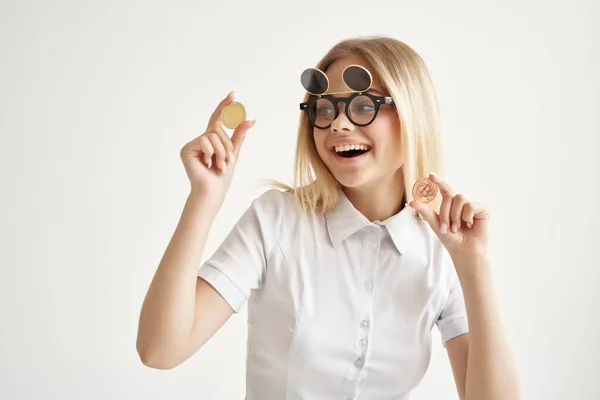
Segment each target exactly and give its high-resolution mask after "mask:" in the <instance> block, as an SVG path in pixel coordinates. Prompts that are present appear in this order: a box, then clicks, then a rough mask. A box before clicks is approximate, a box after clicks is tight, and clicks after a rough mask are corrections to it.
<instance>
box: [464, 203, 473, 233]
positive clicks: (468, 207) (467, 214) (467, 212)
mask: <svg viewBox="0 0 600 400" xmlns="http://www.w3.org/2000/svg"><path fill="white" fill-rule="evenodd" d="M474 216H475V205H474V204H473V203H467V204H465V206H464V208H463V212H462V220H463V221H464V222H465V225H467V226H468V227H469V228H472V227H473V222H474V221H473V217H474Z"/></svg>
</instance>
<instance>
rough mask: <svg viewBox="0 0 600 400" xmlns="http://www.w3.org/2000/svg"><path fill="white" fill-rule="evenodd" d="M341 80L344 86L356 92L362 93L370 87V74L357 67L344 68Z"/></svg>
mask: <svg viewBox="0 0 600 400" xmlns="http://www.w3.org/2000/svg"><path fill="white" fill-rule="evenodd" d="M343 78H344V82H345V83H346V85H347V86H348V87H349V88H350V89H352V90H355V91H357V92H364V91H365V90H367V89H368V88H370V87H371V74H369V71H367V70H366V69H364V68H362V67H359V66H355V65H353V66H350V67H348V68H346V70H345V71H344V76H343Z"/></svg>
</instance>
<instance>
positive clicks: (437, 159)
mask: <svg viewBox="0 0 600 400" xmlns="http://www.w3.org/2000/svg"><path fill="white" fill-rule="evenodd" d="M353 54H356V55H359V56H362V57H363V58H364V59H365V60H367V61H368V62H369V63H370V64H371V66H372V67H373V68H374V70H375V71H374V72H375V73H376V75H377V76H378V77H379V79H380V84H382V85H383V86H384V87H385V88H387V90H388V91H389V93H390V96H391V97H392V99H393V101H394V105H395V107H396V109H397V115H398V118H399V120H400V132H398V134H399V135H401V139H400V146H401V150H400V151H401V152H402V154H401V157H402V159H403V160H404V165H403V167H402V170H403V179H404V187H405V200H406V201H407V202H410V201H412V200H413V196H412V187H413V185H414V183H415V182H416V181H417V180H418V179H419V178H421V177H426V176H428V174H429V172H437V173H440V174H441V173H442V171H440V168H441V165H442V160H441V151H440V150H441V139H440V134H439V126H440V124H439V108H438V102H437V95H436V92H435V88H434V85H433V82H432V79H431V77H430V74H429V71H428V69H427V67H426V66H425V63H424V61H423V59H422V58H421V57H420V56H419V55H418V54H417V53H416V52H415V51H414V50H413V49H412V48H411V47H409V46H408V45H406V44H405V43H403V42H401V41H399V40H396V39H393V38H389V37H381V36H375V37H364V38H353V39H348V40H344V41H342V42H340V43H338V44H336V45H335V46H333V47H332V48H331V49H330V50H329V52H328V53H327V54H326V55H325V56H324V57H323V58H322V59H321V61H319V63H318V64H317V65H316V68H318V69H320V70H321V71H326V70H327V68H328V67H329V66H330V65H331V64H333V63H334V62H335V61H337V60H339V59H340V58H343V57H344V56H348V55H353ZM309 96H310V95H309V94H308V93H307V94H306V95H305V98H304V101H307V100H308V98H309ZM271 186H274V187H276V188H279V189H283V190H285V191H288V192H292V193H293V194H294V196H295V198H296V200H297V202H298V203H299V205H300V206H301V207H302V209H304V210H305V211H308V210H310V211H312V212H324V211H327V210H329V209H331V208H333V207H334V206H335V204H336V202H337V200H338V196H339V190H340V188H341V185H340V184H339V183H338V182H337V181H336V179H335V178H334V177H333V176H332V175H331V173H330V172H329V170H328V169H327V167H326V166H325V164H324V163H323V161H322V160H321V158H320V157H319V154H318V153H317V149H316V147H315V142H314V138H313V127H312V125H311V123H310V120H309V119H308V116H307V115H306V113H305V112H302V113H301V116H300V124H299V128H298V138H297V142H296V155H295V160H294V179H293V184H292V185H291V186H290V185H286V184H284V183H281V182H274V181H271ZM440 203H441V199H440V196H439V195H438V196H437V197H436V199H435V200H434V201H433V202H432V206H433V208H434V209H435V210H436V211H438V210H439V206H440Z"/></svg>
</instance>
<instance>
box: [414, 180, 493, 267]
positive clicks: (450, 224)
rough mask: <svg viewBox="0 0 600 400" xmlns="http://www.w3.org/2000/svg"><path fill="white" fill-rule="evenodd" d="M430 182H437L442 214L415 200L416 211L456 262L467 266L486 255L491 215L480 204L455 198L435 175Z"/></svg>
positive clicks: (461, 197) (458, 196)
mask: <svg viewBox="0 0 600 400" xmlns="http://www.w3.org/2000/svg"><path fill="white" fill-rule="evenodd" d="M429 179H431V180H432V181H433V182H435V183H436V184H437V185H438V187H439V189H440V192H441V195H442V204H441V206H440V212H439V214H438V213H436V212H435V211H434V210H433V209H432V208H431V207H430V206H429V204H427V203H421V202H419V201H416V200H413V201H411V202H410V204H409V206H410V207H411V208H413V209H415V210H416V211H417V212H418V213H419V214H420V215H421V216H422V217H423V218H424V219H425V220H426V221H427V222H428V223H429V225H430V226H431V228H432V229H433V231H434V232H435V233H436V234H437V235H438V237H439V238H440V240H441V241H442V244H443V245H444V246H445V247H446V249H447V250H448V253H449V254H450V256H451V257H452V259H453V260H455V261H456V260H457V259H459V260H461V261H465V262H468V261H470V260H471V259H473V260H476V259H477V258H479V257H481V256H485V255H486V254H487V242H488V224H489V214H488V212H487V210H486V209H485V208H484V207H483V206H482V205H480V204H478V203H473V202H471V201H469V200H468V199H467V198H466V197H465V196H463V195H462V194H455V193H454V191H453V190H452V188H451V187H450V185H448V184H447V183H446V182H445V181H444V180H443V179H442V178H440V177H439V176H438V175H436V174H433V173H432V174H430V175H429Z"/></svg>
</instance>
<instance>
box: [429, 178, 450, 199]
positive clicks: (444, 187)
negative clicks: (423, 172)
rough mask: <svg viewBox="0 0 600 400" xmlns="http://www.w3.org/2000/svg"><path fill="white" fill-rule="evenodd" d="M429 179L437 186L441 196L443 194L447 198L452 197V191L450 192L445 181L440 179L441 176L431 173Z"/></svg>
mask: <svg viewBox="0 0 600 400" xmlns="http://www.w3.org/2000/svg"><path fill="white" fill-rule="evenodd" d="M429 178H430V179H431V180H432V181H434V182H435V183H436V184H437V185H438V187H439V188H440V192H441V194H442V196H443V195H445V194H447V195H449V196H454V191H453V190H452V188H451V187H450V185H449V184H448V183H447V182H446V181H444V179H442V177H441V176H439V175H438V174H436V173H435V172H431V173H430V174H429Z"/></svg>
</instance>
